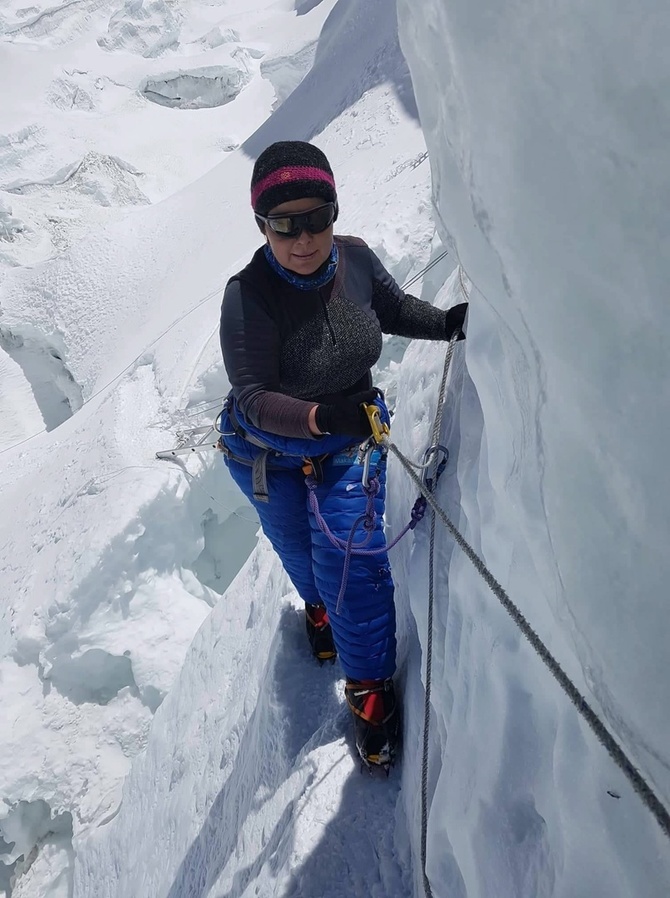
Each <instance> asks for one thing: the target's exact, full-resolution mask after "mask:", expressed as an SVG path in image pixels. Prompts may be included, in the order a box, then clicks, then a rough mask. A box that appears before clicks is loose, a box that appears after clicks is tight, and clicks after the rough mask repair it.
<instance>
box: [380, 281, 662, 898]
mask: <svg viewBox="0 0 670 898" xmlns="http://www.w3.org/2000/svg"><path fill="white" fill-rule="evenodd" d="M461 285H462V286H463V284H462V280H461ZM453 345H454V341H453V340H452V341H451V342H450V344H449V348H448V349H447V354H446V357H445V363H444V370H443V375H442V383H441V386H440V395H439V399H438V409H437V413H436V420H435V425H434V427H433V444H437V442H438V440H439V434H440V428H441V423H442V413H443V409H444V404H445V399H446V381H447V374H448V370H449V366H450V363H451V358H452V356H453ZM382 442H383V445H384V446H385V447H386V449H387V450H388V451H389V452H392V453H393V455H395V457H396V458H397V459H398V461H399V462H400V464H401V465H402V467H403V468H404V470H405V471H406V472H407V474H408V476H409V477H410V479H411V480H412V482H413V483H414V485H415V486H416V487H417V489H418V490H419V491H420V493H421V494H422V496H423V497H424V498H425V500H426V502H427V504H428V505H429V506H430V508H431V510H432V512H433V514H432V517H431V543H430V572H429V603H428V637H427V648H426V690H425V696H426V697H425V704H424V738H423V760H422V783H421V805H422V807H421V863H422V876H423V884H424V889H425V891H426V895H427V898H432V895H433V893H432V888H431V885H430V881H429V880H428V876H427V873H426V854H427V814H428V812H427V791H428V789H427V785H428V760H427V759H428V743H429V732H430V690H431V666H432V631H433V604H434V544H435V534H434V526H433V525H434V522H435V520H436V519H438V518H439V520H440V521H441V522H442V523H443V524H444V526H445V527H446V528H447V530H448V531H449V533H450V534H451V536H452V537H453V539H454V541H455V542H456V544H457V545H458V546H459V548H460V549H461V550H462V551H463V552H464V553H465V555H466V556H467V558H468V559H469V560H470V562H471V563H472V565H473V566H474V568H475V570H476V571H477V573H478V574H479V575H480V576H481V578H482V579H483V580H484V582H485V583H486V585H487V586H488V587H489V589H490V590H491V592H493V594H494V595H495V596H496V598H497V599H498V601H499V602H500V603H501V605H502V606H503V608H504V609H505V611H507V613H508V614H509V616H510V617H511V618H512V620H513V621H514V623H515V624H516V625H517V627H518V628H519V629H520V630H521V632H522V634H523V635H524V636H525V638H526V639H527V640H528V642H529V643H530V645H531V647H532V648H533V649H534V650H535V652H536V654H537V655H539V657H540V659H541V660H542V661H543V662H544V664H545V666H546V667H547V668H548V670H549V672H550V673H551V675H552V676H553V677H554V679H555V680H556V682H557V683H558V685H559V686H560V687H561V689H562V690H563V692H564V693H565V694H566V695H567V696H568V698H569V699H570V701H571V702H572V704H573V705H574V706H575V708H576V709H577V711H578V712H579V714H580V715H581V716H582V718H583V719H584V720H585V721H586V723H587V724H588V726H589V727H590V729H591V731H592V732H593V733H594V734H595V736H596V738H597V739H598V741H599V742H600V744H601V745H602V746H603V748H605V750H606V751H607V753H608V754H609V756H610V758H611V759H612V760H613V761H614V763H615V764H616V765H617V767H619V769H620V770H621V771H622V773H623V774H624V776H625V777H626V778H627V779H628V781H629V782H630V784H631V785H632V787H633V789H634V791H635V792H636V793H637V795H638V797H639V798H640V799H641V801H642V803H643V804H644V805H645V807H646V808H647V809H648V810H649V811H650V812H651V814H652V815H653V817H654V819H655V820H656V822H657V823H658V825H659V826H660V828H661V830H662V831H663V833H664V834H665V835H666V836H667V837H668V838H670V813H668V810H667V809H666V808H665V806H664V805H663V804H662V802H661V801H660V799H659V798H658V796H657V795H656V793H655V792H654V790H653V788H652V787H651V786H650V784H649V783H648V782H647V780H646V779H645V778H644V777H643V776H642V774H641V773H640V771H639V770H638V769H637V768H636V767H635V765H634V764H633V762H632V761H631V759H630V758H629V757H628V755H627V754H626V753H625V751H624V750H623V748H622V747H621V746H620V745H619V743H618V742H617V741H616V739H615V738H614V737H613V736H612V734H611V733H610V732H609V730H608V729H607V727H606V726H605V724H604V723H603V721H602V720H601V719H600V717H599V716H598V714H597V713H596V711H595V710H594V709H593V708H592V707H591V705H590V704H589V702H588V701H587V700H586V698H585V697H584V696H583V695H582V693H581V692H580V691H579V689H578V688H577V686H576V685H575V684H574V683H573V682H572V680H571V679H570V678H569V676H568V675H567V674H566V673H565V671H564V670H563V668H562V667H561V665H560V663H559V662H558V661H557V659H556V658H555V657H554V656H553V655H552V654H551V652H550V651H549V649H548V648H547V646H546V645H545V644H544V642H543V641H542V639H541V638H540V637H539V636H538V634H537V633H536V632H535V630H534V629H533V628H532V627H531V625H530V624H529V623H528V621H527V620H526V618H525V616H524V615H523V613H522V612H521V610H520V609H519V608H518V606H517V605H516V604H515V603H514V602H513V601H512V600H511V599H510V597H509V595H508V594H507V592H506V591H505V589H504V588H503V586H502V585H501V584H500V583H499V582H498V581H497V580H496V578H495V577H494V576H493V574H492V573H491V571H490V570H489V569H488V567H487V566H486V564H485V563H484V561H483V560H482V559H481V558H480V557H479V555H477V553H476V552H475V550H474V549H473V548H472V546H471V545H470V544H469V543H468V541H467V540H466V539H465V537H464V536H463V534H462V533H461V532H460V531H459V530H458V528H457V527H456V525H455V524H454V523H453V521H452V520H451V519H450V518H449V516H448V515H447V513H446V512H445V511H444V509H443V508H442V507H441V506H440V505H439V504H438V502H437V501H436V499H435V497H434V495H433V489H432V488H431V484H430V483H429V482H424V481H422V479H421V478H420V477H419V476H418V475H417V474H416V473H415V471H414V470H413V467H414V465H413V463H412V462H411V461H410V460H409V459H408V458H406V456H405V455H404V454H403V453H402V452H401V450H400V449H399V448H398V447H397V446H396V445H395V443H393V442H392V441H391V440H390V438H389V437H385V438H384V439H383V441H382Z"/></svg>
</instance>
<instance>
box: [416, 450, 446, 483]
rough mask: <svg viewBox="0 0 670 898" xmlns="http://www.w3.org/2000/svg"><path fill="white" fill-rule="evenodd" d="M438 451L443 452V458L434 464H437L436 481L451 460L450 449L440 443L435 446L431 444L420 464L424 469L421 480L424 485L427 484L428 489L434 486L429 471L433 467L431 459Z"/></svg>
mask: <svg viewBox="0 0 670 898" xmlns="http://www.w3.org/2000/svg"><path fill="white" fill-rule="evenodd" d="M438 453H441V454H442V459H441V460H440V461H435V462H434V464H435V465H436V466H437V468H436V476H435V479H436V481H437V480H438V479H439V477H440V475H441V474H442V472H443V471H444V469H445V468H446V466H447V462H448V461H449V450H448V449H447V447H446V446H442V445H440V444H439V443H436V444H435V445H434V446H429V447H428V448H427V449H426V451H425V452H424V453H423V461H422V462H421V465H420V467H421V468H422V469H423V473H422V475H421V482H422V483H423V484H424V486H427V487H428V489H432V488H433V485H432V483H431V482H430V481H431V478H430V477H428V471H429V469H430V468H431V467H432V465H431V462H430V460H431V458H432V457H433V456H434V455H437V454H438Z"/></svg>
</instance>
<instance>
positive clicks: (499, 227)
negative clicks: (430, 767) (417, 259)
mask: <svg viewBox="0 0 670 898" xmlns="http://www.w3.org/2000/svg"><path fill="white" fill-rule="evenodd" d="M398 15H399V27H400V35H401V44H402V47H403V50H404V52H405V55H406V57H407V59H408V62H409V65H410V70H411V73H412V80H413V83H414V87H415V91H416V95H417V102H418V106H419V112H420V116H421V122H422V126H423V128H424V132H425V136H426V141H427V145H428V148H429V152H430V158H431V166H432V173H433V190H434V201H435V205H436V208H437V212H438V218H439V228H440V230H441V233H442V236H443V239H444V240H445V242H447V244H448V245H450V246H451V247H452V248H453V249H454V251H455V252H456V254H457V257H458V259H459V260H460V262H461V264H462V266H463V268H464V270H465V271H466V272H467V275H468V276H469V278H470V279H471V281H472V301H471V313H470V321H469V331H468V344H467V365H468V371H469V375H470V377H471V378H472V381H473V383H474V388H475V390H476V396H477V402H478V403H479V404H480V405H481V412H482V417H483V423H482V425H481V456H480V462H479V470H478V473H477V478H476V480H474V481H473V480H470V481H469V482H467V483H466V482H465V480H464V482H463V483H462V487H463V489H462V492H463V502H462V507H463V512H464V515H463V520H462V523H463V524H464V526H467V527H469V528H470V535H471V538H472V539H473V541H474V542H475V543H476V544H480V545H481V547H482V550H483V552H484V555H485V557H486V559H487V561H488V562H489V563H490V565H491V567H492V568H494V573H495V574H496V575H497V576H498V577H499V578H500V579H501V580H502V582H503V584H504V585H505V586H506V587H508V588H509V590H510V592H511V593H512V594H513V598H514V599H516V600H517V601H518V602H519V604H520V605H521V607H522V609H523V610H524V612H525V613H526V614H527V616H528V617H529V618H530V619H531V621H532V622H533V623H534V624H535V625H536V627H537V628H538V629H539V630H540V631H541V633H542V635H543V636H545V638H547V639H548V640H549V641H550V645H551V647H552V649H553V650H554V651H555V652H556V653H557V654H559V656H560V657H561V659H562V660H563V662H564V663H565V665H566V667H567V668H568V669H569V671H570V672H571V674H572V675H573V676H575V677H576V678H577V681H578V685H579V686H580V687H581V688H583V689H585V690H587V693H588V695H589V698H590V700H591V701H592V702H593V703H594V705H595V707H596V708H597V709H598V710H599V712H600V713H601V714H602V715H603V716H604V718H605V719H606V721H607V723H608V725H609V727H610V729H611V730H612V732H614V733H615V734H616V736H617V738H618V739H619V740H620V741H621V742H622V744H623V745H624V746H625V748H626V750H627V751H628V752H629V753H630V754H631V755H632V757H633V759H634V760H635V763H636V764H637V765H639V767H640V768H641V770H642V771H643V772H644V773H645V774H646V775H647V776H648V777H649V778H650V780H651V781H652V783H653V784H654V787H655V788H656V790H657V791H658V793H659V795H660V797H661V799H662V800H664V801H665V803H666V805H668V804H670V773H669V770H670V767H669V766H668V765H669V763H670V755H669V753H668V745H670V717H669V716H668V713H667V708H668V707H669V706H670V680H669V678H668V675H667V663H666V660H665V659H666V657H667V645H668V638H669V636H670V606H669V605H668V602H667V583H668V575H669V574H670V557H669V555H668V552H667V545H668V535H669V531H670V527H669V517H670V511H669V509H670V478H668V476H667V470H666V465H667V446H668V441H669V437H670V419H669V418H668V415H667V408H668V402H669V400H670V370H669V368H668V358H669V350H670V337H669V336H668V335H669V332H670V306H669V305H668V301H667V292H668V291H667V285H668V282H669V278H670V166H669V164H668V154H667V148H668V145H669V144H668V140H669V138H670V92H669V91H668V87H669V86H670V62H669V61H668V55H667V46H668V41H669V40H670V17H669V16H668V11H667V5H666V4H664V3H662V2H653V0H643V2H642V3H640V4H637V5H636V6H635V9H633V8H632V7H631V8H626V6H625V5H621V4H616V5H612V4H611V3H607V2H604V0H590V2H588V3H586V4H585V3H583V2H579V0H566V2H564V3H561V4H555V3H553V2H551V0H539V2H536V3H533V4H511V5H510V4H500V3H498V2H496V0H483V2H482V3H478V4H476V7H475V6H473V5H472V4H471V3H469V2H468V0H449V2H447V0H425V2H422V3H419V4H417V3H413V2H410V0H399V3H398ZM469 426H470V427H472V426H473V425H472V422H470V425H469ZM459 464H460V465H461V466H462V465H463V464H464V462H462V461H461V463H459ZM461 475H463V477H465V470H464V468H463V469H461V467H459V476H461ZM473 485H474V488H475V489H476V493H475V495H468V491H469V490H471V489H472V488H473ZM466 518H467V519H466ZM459 571H460V562H459V561H458V559H457V558H456V557H455V556H454V559H453V561H452V572H453V574H454V576H453V577H452V588H451V593H452V597H451V600H450V601H451V607H450V611H449V613H448V614H447V612H446V611H444V610H443V615H444V622H445V626H446V644H447V645H448V646H449V647H450V649H449V650H450V651H452V652H453V653H454V657H452V658H447V659H443V661H442V663H444V664H446V665H447V672H446V673H445V674H444V677H445V679H444V682H443V683H441V686H442V687H443V688H444V689H445V690H447V689H454V688H456V686H457V682H456V678H459V679H458V683H460V684H462V683H463V682H464V681H467V682H469V683H470V687H471V692H470V694H469V696H468V698H467V704H468V707H469V715H470V719H469V722H468V725H469V727H470V728H471V729H472V727H473V726H475V725H476V722H477V721H478V720H481V721H482V722H483V721H484V720H487V721H488V723H489V724H490V730H489V731H488V732H485V731H484V730H480V731H475V732H471V736H472V738H473V739H474V740H475V741H479V742H480V744H481V743H482V742H483V741H484V740H485V741H486V744H487V752H486V753H485V754H484V755H483V757H482V765H481V766H480V768H479V769H477V770H475V771H472V775H473V776H474V777H475V780H474V781H473V782H474V785H473V782H471V783H470V788H471V789H472V793H471V801H473V802H474V801H475V799H478V800H479V802H480V803H481V806H482V808H484V807H488V808H489V809H490V810H489V811H487V812H485V811H483V810H482V811H480V812H479V813H475V812H474V811H473V810H470V812H469V816H467V817H466V818H465V819H463V818H462V817H461V819H460V820H457V819H456V811H455V809H454V808H455V805H456V804H457V802H454V801H453V798H454V794H455V793H456V792H458V788H459V787H458V786H457V785H456V779H457V778H458V776H459V774H460V775H461V776H463V774H464V770H465V768H464V767H463V766H462V765H459V763H458V752H459V749H462V746H463V740H462V739H459V736H458V735H457V733H456V732H454V730H455V729H456V724H457V723H458V724H459V725H460V723H462V722H463V721H461V720H459V719H458V718H457V716H456V705H457V702H458V696H456V698H455V704H454V709H455V710H454V711H453V712H451V711H450V712H449V713H447V711H446V710H445V709H444V707H443V708H442V712H441V713H442V715H443V718H444V726H445V728H446V729H447V730H449V729H450V730H451V732H450V738H451V739H452V743H451V746H450V747H449V748H448V749H446V748H445V749H444V752H445V753H444V757H443V760H444V762H445V765H444V766H443V768H442V775H441V779H440V783H439V784H438V787H437V788H438V792H439V793H440V797H442V798H445V802H444V803H443V804H442V805H441V806H443V807H445V806H446V808H447V810H446V815H445V817H443V818H442V819H441V823H440V825H441V826H442V827H443V828H444V833H443V834H444V835H445V837H449V839H450V840H451V841H452V848H453V849H454V856H455V858H456V861H457V865H458V867H459V868H460V873H461V875H462V876H463V877H464V879H463V880H459V881H460V886H458V888H461V889H462V890H463V891H462V893H463V894H467V895H474V894H477V895H484V894H485V895H493V894H552V895H556V894H561V895H564V894H578V893H579V894H586V893H588V894H590V895H600V894H603V895H604V894H608V895H610V896H612V895H622V896H623V895H630V894H645V895H654V896H655V895H661V894H667V893H668V879H667V875H668V868H667V858H668V853H669V850H670V846H669V845H668V844H667V842H666V841H665V840H661V839H660V836H659V830H658V829H657V828H656V827H655V824H653V822H652V821H651V818H650V817H649V815H648V814H647V812H646V811H645V810H644V809H643V808H642V806H641V804H640V803H639V802H638V800H637V799H636V798H635V796H634V795H633V794H632V793H631V791H630V789H628V787H622V788H619V787H616V788H612V789H611V790H610V791H611V792H614V793H615V794H616V795H620V796H622V797H621V798H616V797H615V798H613V797H612V796H611V795H608V794H607V789H606V785H607V783H608V782H609V783H610V784H611V783H613V782H619V781H620V779H621V778H620V775H619V774H618V772H615V770H614V767H613V765H611V763H610V762H609V761H608V760H607V758H606V756H605V754H604V752H603V750H602V749H601V748H600V746H598V745H597V743H596V742H595V739H594V737H593V736H592V734H591V733H590V732H589V731H588V730H587V729H586V728H585V727H583V726H582V725H581V724H578V723H576V722H575V721H574V720H573V716H572V715H573V714H574V712H572V711H571V710H570V707H569V704H568V701H567V699H565V698H564V697H562V696H561V695H560V694H559V693H558V690H557V689H556V688H555V687H554V686H552V685H551V683H550V682H549V677H548V675H547V674H546V673H545V672H544V671H543V669H542V667H541V665H540V663H539V661H538V662H534V661H532V659H531V658H530V656H528V653H527V652H526V650H525V649H523V650H522V651H521V652H517V650H516V643H514V644H513V647H514V651H515V652H517V655H516V657H515V658H511V657H510V656H509V655H506V654H505V652H504V651H503V652H502V654H500V650H499V649H498V654H496V655H495V656H494V657H498V658H499V660H498V662H497V663H495V662H494V663H492V664H489V665H488V667H487V669H486V676H487V677H488V678H489V685H488V686H486V685H485V684H484V683H483V682H478V681H477V672H478V666H479V664H480V663H481V660H482V658H481V655H478V654H477V653H478V652H481V651H484V650H485V646H486V645H490V643H487V641H486V638H485V636H482V635H481V634H480V636H479V643H478V645H477V646H475V647H474V648H473V643H472V638H471V634H467V629H468V628H469V627H472V626H477V624H475V623H473V622H472V619H471V615H472V606H471V607H470V609H468V605H467V602H466V601H465V599H464V597H463V596H461V597H460V598H459V596H458V595H456V588H457V587H458V588H460V589H463V588H465V589H467V590H470V591H474V590H475V588H476V586H475V581H474V574H473V575H472V577H471V578H469V579H468V577H467V576H465V575H464V574H463V575H462V577H460V579H459ZM461 601H462V602H463V604H462V605H461V604H460V602H461ZM490 601H491V602H492V603H494V602H495V599H494V598H493V596H490ZM477 607H478V606H477ZM461 612H462V613H463V614H464V615H465V623H464V620H463V618H462V617H461ZM495 621H496V627H501V628H502V629H499V630H498V633H497V635H498V637H499V638H500V639H502V640H503V642H504V641H505V640H506V639H507V638H508V633H507V630H506V629H505V626H504V624H503V623H499V621H498V618H497V617H496V618H495ZM478 623H479V625H480V627H481V622H478ZM488 623H491V621H489V622H488ZM457 626H459V627H462V628H464V631H465V632H466V635H467V636H468V638H467V640H465V636H464V635H463V632H461V631H459V632H458V633H457V632H456V628H457ZM466 644H467V645H466ZM464 646H466V647H465V648H464ZM466 648H467V649H468V650H469V651H468V650H466ZM527 656H528V657H527ZM468 667H469V673H468V672H465V668H468ZM449 668H450V669H451V675H450V674H449ZM493 692H495V693H496V695H497V708H498V709H500V707H501V703H503V704H505V703H509V708H510V710H511V711H514V712H515V713H517V715H518V717H519V720H518V721H517V722H518V728H517V729H516V731H514V730H509V728H510V718H509V714H507V715H502V716H501V715H500V714H499V713H496V714H491V715H482V714H481V709H482V707H483V703H486V702H488V701H490V700H491V697H492V693H493ZM444 694H446V692H445V693H444ZM444 694H443V698H444ZM515 696H516V697H515ZM444 704H446V702H445V703H444ZM439 713H440V710H439V709H438V714H439ZM522 719H526V723H525V724H523V725H522ZM505 728H507V730H508V731H507V732H506V731H505ZM568 728H569V729H570V731H571V733H572V735H571V736H570V735H569V734H568ZM537 734H540V740H539V743H538V745H537V763H538V765H540V766H545V765H546V767H545V770H544V774H543V775H547V773H548V774H549V776H550V777H551V776H553V779H554V784H553V785H554V786H555V788H554V789H553V790H552V789H551V788H549V789H547V784H546V780H545V781H544V782H545V786H544V787H541V786H540V783H541V777H540V775H539V774H538V775H537V776H533V775H528V776H526V777H525V778H524V777H521V778H519V777H518V775H517V774H518V772H519V771H518V768H519V764H520V757H521V756H522V755H523V751H522V749H524V741H523V740H524V739H526V740H528V739H530V738H533V739H535V737H536V735H537ZM527 748H528V744H527V742H526V744H525V749H527ZM515 752H516V758H515ZM455 759H456V760H455ZM584 765H587V766H588V767H590V768H591V769H592V771H598V773H597V774H595V778H594V779H593V780H592V782H590V783H588V784H585V783H584V782H583V781H582V782H581V786H580V787H579V788H577V783H578V782H579V781H581V778H582V776H583V774H584V769H585V768H584ZM562 770H563V771H564V772H563V773H561V771H562ZM566 771H567V772H566ZM622 789H623V791H622ZM580 790H582V791H580ZM583 790H585V791H583ZM461 792H462V787H461ZM515 793H516V794H515ZM524 793H525V794H524ZM448 799H451V801H449V800H448ZM533 802H534V803H535V805H536V806H537V809H538V811H539V812H540V813H541V817H540V820H541V824H540V822H538V821H537V820H536V821H535V823H533V821H532V818H533V814H531V813H530V810H531V805H532V804H533ZM450 806H451V808H452V810H449V807H450ZM496 815H497V816H498V819H499V823H498V824H496V823H495V819H496ZM505 820H506V821H507V822H506V823H505ZM523 821H525V822H523ZM464 824H465V830H464ZM540 825H541V826H543V827H545V828H546V831H547V832H546V836H545V837H544V838H539V837H537V832H538V829H537V827H539V826H540ZM505 826H507V831H508V832H509V828H510V827H512V828H513V829H514V828H516V830H517V838H516V842H515V840H514V839H510V840H508V848H507V850H508V852H509V853H510V854H509V857H508V859H507V861H506V862H505V870H506V873H505V875H506V876H507V877H511V880H510V879H508V880H507V881H508V883H509V885H508V886H507V888H508V889H511V891H509V890H508V891H505V888H503V885H502V884H501V883H504V882H505V879H502V880H499V882H498V889H497V891H496V890H491V889H492V888H493V887H492V885H491V884H490V883H488V884H487V881H486V876H485V873H484V872H483V871H484V870H487V871H488V874H489V875H490V873H491V869H492V866H493V868H495V867H496V861H495V859H493V863H492V855H491V850H490V849H491V840H490V838H489V839H488V841H487V840H486V838H484V836H483V834H484V833H488V834H489V837H492V836H494V835H495V833H496V832H498V831H499V829H501V828H504V827H505ZM596 826H597V827H598V829H597V831H596V830H594V829H593V827H596ZM457 827H460V833H461V834H460V835H459V833H458V832H457ZM570 831H572V835H569V833H570ZM575 831H579V832H581V847H580V845H578V844H577V842H578V841H579V840H578V839H577V838H576V837H575V835H574V833H575ZM464 832H465V835H463V833H464ZM657 840H658V841H657ZM466 843H467V844H466ZM515 845H516V847H515ZM533 845H535V847H532V846H533ZM529 846H531V847H530V848H529ZM435 850H436V851H437V844H436V845H435ZM483 852H488V854H487V861H486V862H485V863H484V861H483V856H484V855H483ZM622 852H623V854H622ZM587 854H590V856H588V857H587ZM521 857H525V858H526V861H527V862H524V864H523V865H522V866H523V867H524V869H525V870H526V871H528V869H529V863H530V862H531V861H532V862H533V863H535V864H536V865H537V867H536V872H537V879H536V880H535V881H534V885H533V888H531V889H530V890H529V884H528V882H527V881H526V880H523V878H522V877H521V873H520V872H518V875H517V874H514V873H513V871H512V872H510V869H511V867H510V865H511V866H512V867H513V866H514V864H516V863H519V859H520V858H521ZM552 857H553V858H554V861H555V862H556V866H555V871H554V873H553V874H551V875H550V863H549V861H550V859H551V858H552ZM559 858H560V861H559ZM433 863H434V864H438V863H439V862H438V861H437V860H434V862H433ZM502 863H503V858H500V864H501V865H502ZM606 868H607V869H609V871H610V872H609V873H608V874H605V875H604V878H603V879H601V880H598V879H597V877H598V875H602V874H603V870H604V869H606ZM542 871H544V872H542ZM590 877H592V878H593V882H592V883H591V890H589V888H586V885H587V883H590V882H591V880H590ZM456 878H458V877H456ZM454 881H455V880H454ZM570 882H572V886H573V891H570V886H569V884H570ZM550 883H551V885H550ZM585 888H586V891H584V889H585ZM455 894H459V892H458V890H457V891H456V892H455Z"/></svg>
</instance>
